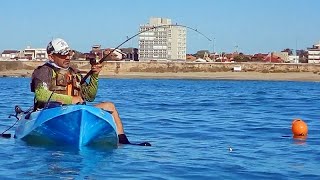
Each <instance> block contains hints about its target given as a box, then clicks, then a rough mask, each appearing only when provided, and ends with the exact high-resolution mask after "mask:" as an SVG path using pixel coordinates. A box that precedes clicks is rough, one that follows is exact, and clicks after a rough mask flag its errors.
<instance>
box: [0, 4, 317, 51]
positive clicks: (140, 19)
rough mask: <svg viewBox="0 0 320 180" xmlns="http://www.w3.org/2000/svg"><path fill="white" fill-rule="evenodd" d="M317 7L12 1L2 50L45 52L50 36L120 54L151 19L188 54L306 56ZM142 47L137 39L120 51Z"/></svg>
mask: <svg viewBox="0 0 320 180" xmlns="http://www.w3.org/2000/svg"><path fill="white" fill-rule="evenodd" d="M319 7H320V0H264V1H263V0H161V1H160V0H130V1H129V0H114V1H110V0H90V1H85V0H83V1H76V0H49V1H39V0H7V1H1V5H0V23H1V26H0V41H1V43H0V51H1V52H2V50H4V49H17V50H19V49H24V48H26V46H28V45H30V46H31V47H34V48H40V47H43V48H44V47H46V45H47V43H48V42H49V41H50V40H51V39H52V38H53V37H61V38H63V39H65V40H66V41H67V42H68V43H69V45H70V46H72V48H73V49H76V50H79V51H82V52H88V51H89V50H90V48H91V45H93V44H101V45H102V47H116V46H118V45H119V44H120V43H122V42H123V41H124V40H125V39H126V36H132V35H134V34H136V33H137V32H138V30H139V25H140V24H146V23H147V22H148V21H149V18H150V17H163V18H170V19H172V21H173V22H174V23H178V24H182V25H186V26H189V27H192V28H195V29H197V30H198V31H200V32H201V33H203V34H205V35H206V36H208V37H210V38H212V39H213V38H214V39H215V40H214V42H215V43H213V42H209V41H208V40H207V39H205V38H204V37H203V36H201V35H200V34H198V33H196V32H194V31H191V30H188V32H187V33H188V35H187V53H196V51H197V50H202V49H206V50H210V51H212V49H213V44H214V47H215V50H216V51H218V52H222V51H223V52H233V51H234V50H235V49H236V48H235V47H236V46H238V50H239V51H240V52H244V53H251V54H252V53H257V52H265V53H267V52H269V51H281V50H283V49H285V48H291V49H296V48H297V49H306V48H307V47H311V46H312V45H313V44H315V43H319V40H320V20H319V19H320V15H319ZM132 46H134V47H137V46H138V43H137V39H133V40H132V41H129V42H128V43H126V44H124V45H123V46H122V47H132Z"/></svg>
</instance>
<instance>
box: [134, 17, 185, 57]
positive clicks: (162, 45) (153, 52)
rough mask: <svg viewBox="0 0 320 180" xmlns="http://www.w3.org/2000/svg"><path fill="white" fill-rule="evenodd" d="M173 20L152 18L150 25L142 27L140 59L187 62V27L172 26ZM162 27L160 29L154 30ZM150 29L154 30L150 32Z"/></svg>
mask: <svg viewBox="0 0 320 180" xmlns="http://www.w3.org/2000/svg"><path fill="white" fill-rule="evenodd" d="M170 25H172V23H171V19H166V18H150V21H149V23H148V24H145V25H141V26H140V32H142V31H146V32H144V33H141V34H140V35H139V59H140V60H141V61H146V60H184V61H185V60H186V49H187V47H186V35H187V31H186V28H185V27H181V26H175V25H172V26H170ZM156 26H161V27H159V28H154V27H156ZM150 28H154V29H151V30H148V29H150Z"/></svg>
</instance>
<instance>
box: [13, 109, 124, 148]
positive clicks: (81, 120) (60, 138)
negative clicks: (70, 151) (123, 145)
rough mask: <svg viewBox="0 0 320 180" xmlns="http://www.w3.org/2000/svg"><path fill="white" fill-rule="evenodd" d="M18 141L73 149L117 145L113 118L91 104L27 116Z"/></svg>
mask: <svg viewBox="0 0 320 180" xmlns="http://www.w3.org/2000/svg"><path fill="white" fill-rule="evenodd" d="M15 137H16V138H17V139H21V140H24V141H26V142H29V143H37V144H43V143H45V144H64V145H70V146H77V147H81V146H87V145H117V142H118V136H117V133H116V125H115V122H114V119H113V117H112V116H111V114H110V113H109V112H107V111H104V110H102V109H100V108H96V107H93V106H87V105H68V106H58V107H54V108H50V109H43V110H40V111H35V112H33V113H31V114H30V115H29V117H28V115H27V116H25V117H23V118H22V119H21V120H20V122H19V124H18V127H17V128H16V131H15Z"/></svg>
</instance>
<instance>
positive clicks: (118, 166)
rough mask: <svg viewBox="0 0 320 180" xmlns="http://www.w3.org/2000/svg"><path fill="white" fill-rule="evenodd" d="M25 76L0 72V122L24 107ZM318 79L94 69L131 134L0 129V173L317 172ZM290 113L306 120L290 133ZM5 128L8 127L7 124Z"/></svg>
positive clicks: (241, 175) (232, 175)
mask: <svg viewBox="0 0 320 180" xmlns="http://www.w3.org/2000/svg"><path fill="white" fill-rule="evenodd" d="M29 81H30V79H29V78H0V86H1V91H0V95H1V101H0V110H1V114H0V120H1V121H0V130H1V132H2V131H3V130H5V129H6V128H8V127H9V126H10V125H12V124H13V123H14V122H15V119H13V118H11V119H9V118H8V115H9V114H10V113H12V112H13V109H14V106H15V105H20V106H21V107H23V108H24V109H26V108H28V107H30V106H31V105H32V101H33V95H32V94H31V93H30V90H29ZM319 85H320V84H319V83H317V82H280V81H231V80H228V81H224V80H156V79H101V81H100V86H99V92H98V96H97V99H96V102H99V101H113V102H114V103H115V104H116V106H117V107H118V110H119V112H120V115H121V117H122V121H123V123H124V126H125V131H126V132H127V135H128V137H129V139H130V140H131V141H132V142H141V141H149V142H150V143H152V145H153V146H152V147H141V146H132V145H122V146H119V147H118V148H116V149H94V148H90V147H85V148H83V149H81V150H74V149H67V148H65V147H37V146H30V145H27V144H25V143H24V142H22V141H20V140H15V139H3V138H2V139H0V157H1V158H0V164H1V166H0V178H1V179H16V178H18V179H25V178H26V179H38V178H47V179H51V178H52V179H53V178H59V179H106V178H109V179H116V178H117V179H118V178H120V179H302V178H303V179H319V178H320V171H319V167H320V151H319V149H320V121H319V118H320V111H319V105H320V96H319V92H320V90H319ZM294 118H301V119H303V120H305V121H306V122H307V124H308V127H309V136H308V139H307V140H306V141H299V140H294V139H292V138H291V122H292V120H293V119H294ZM9 132H10V133H13V132H14V128H13V129H11V130H9Z"/></svg>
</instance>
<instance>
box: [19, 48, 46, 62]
mask: <svg viewBox="0 0 320 180" xmlns="http://www.w3.org/2000/svg"><path fill="white" fill-rule="evenodd" d="M22 56H23V57H21V58H26V59H29V60H44V59H47V58H48V54H47V49H45V48H31V47H29V46H28V47H27V48H26V49H24V50H23V51H22Z"/></svg>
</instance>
